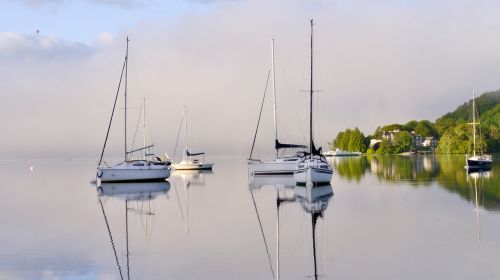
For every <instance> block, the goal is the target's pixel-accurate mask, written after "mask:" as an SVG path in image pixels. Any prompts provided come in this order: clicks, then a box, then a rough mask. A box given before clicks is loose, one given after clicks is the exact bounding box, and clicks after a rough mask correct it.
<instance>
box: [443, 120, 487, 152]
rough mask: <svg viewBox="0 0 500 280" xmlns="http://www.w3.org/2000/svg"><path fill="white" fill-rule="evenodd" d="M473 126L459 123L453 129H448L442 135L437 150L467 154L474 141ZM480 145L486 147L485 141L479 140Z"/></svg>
mask: <svg viewBox="0 0 500 280" xmlns="http://www.w3.org/2000/svg"><path fill="white" fill-rule="evenodd" d="M471 134H472V133H471V128H470V125H468V124H464V123H462V124H459V125H457V126H455V127H454V128H453V129H448V130H447V131H446V133H445V134H444V135H443V136H442V137H441V140H440V141H439V145H438V147H437V151H438V152H439V153H443V154H465V153H468V152H469V151H470V147H469V146H470V143H471V142H472V135H471ZM477 145H478V146H483V147H485V146H486V144H485V143H484V141H479V142H478V143H477Z"/></svg>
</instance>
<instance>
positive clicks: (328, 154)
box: [323, 149, 362, 157]
mask: <svg viewBox="0 0 500 280" xmlns="http://www.w3.org/2000/svg"><path fill="white" fill-rule="evenodd" d="M323 155H324V156H325V157H352V156H360V155H362V153H361V152H348V151H342V150H341V149H336V150H335V151H328V152H325V153H323Z"/></svg>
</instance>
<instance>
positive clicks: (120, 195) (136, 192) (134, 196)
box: [97, 181, 170, 280]
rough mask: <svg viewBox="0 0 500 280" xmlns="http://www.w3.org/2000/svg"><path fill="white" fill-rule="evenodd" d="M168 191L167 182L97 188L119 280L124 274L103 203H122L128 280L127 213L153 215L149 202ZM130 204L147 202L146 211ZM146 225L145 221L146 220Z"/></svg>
mask: <svg viewBox="0 0 500 280" xmlns="http://www.w3.org/2000/svg"><path fill="white" fill-rule="evenodd" d="M169 190H170V183H169V182H168V181H164V182H143V183H102V184H100V185H99V186H98V187H97V191H98V200H99V205H100V206H101V210H102V215H103V218H104V222H105V224H106V229H107V231H108V235H109V240H110V243H111V247H112V249H113V253H114V257H115V262H116V265H117V268H118V273H119V275H120V279H122V280H123V279H125V278H124V275H123V274H124V273H123V271H122V267H121V265H120V261H119V258H118V254H117V251H116V244H115V241H114V239H113V235H112V233H111V228H110V222H109V219H108V216H107V215H106V211H105V208H104V205H103V201H104V202H106V201H107V200H109V199H118V200H121V201H124V205H125V209H124V212H125V246H126V253H125V257H126V269H127V271H126V272H127V274H126V276H127V279H130V251H129V225H128V224H129V223H128V214H129V212H133V213H135V214H139V215H146V217H147V216H148V215H154V212H153V211H152V209H151V204H150V202H151V201H152V200H154V199H156V198H157V197H159V196H161V195H166V193H167V192H168V191H169ZM130 202H137V203H141V204H142V203H143V202H148V207H147V209H144V207H143V206H144V205H143V204H142V205H141V207H135V208H134V207H130V206H129V203H130ZM146 224H147V220H146Z"/></svg>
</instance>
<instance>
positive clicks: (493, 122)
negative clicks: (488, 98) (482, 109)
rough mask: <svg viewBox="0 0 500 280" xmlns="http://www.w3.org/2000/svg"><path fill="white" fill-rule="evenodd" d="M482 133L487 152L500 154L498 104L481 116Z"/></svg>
mask: <svg viewBox="0 0 500 280" xmlns="http://www.w3.org/2000/svg"><path fill="white" fill-rule="evenodd" d="M481 131H482V132H483V135H484V138H485V140H486V144H487V146H488V151H489V152H494V153H495V152H496V153H498V152H500V104H497V106H495V107H494V108H493V109H491V110H489V111H487V112H486V113H484V114H483V115H482V116H481Z"/></svg>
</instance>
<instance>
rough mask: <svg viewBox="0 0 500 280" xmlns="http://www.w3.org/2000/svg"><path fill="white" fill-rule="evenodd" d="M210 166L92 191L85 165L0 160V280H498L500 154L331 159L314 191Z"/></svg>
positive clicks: (231, 164)
mask: <svg viewBox="0 0 500 280" xmlns="http://www.w3.org/2000/svg"><path fill="white" fill-rule="evenodd" d="M214 160H215V163H216V164H215V166H214V170H213V172H212V173H203V174H198V173H174V174H173V175H172V177H171V178H169V179H168V182H165V183H154V184H142V185H126V186H124V185H119V186H113V185H108V186H103V189H102V191H101V192H99V191H97V189H96V186H95V185H91V184H89V181H90V180H91V179H92V176H93V175H94V169H95V161H93V160H88V161H87V160H65V161H63V160H52V161H49V160H31V161H29V160H27V161H2V162H0V166H1V167H0V174H1V176H2V178H3V185H2V188H1V192H2V194H1V196H0V207H1V209H2V211H1V212H0V222H1V225H2V230H0V242H1V251H0V279H122V278H123V279H273V278H274V279H275V278H276V277H277V275H278V273H279V277H280V279H310V278H312V279H314V278H315V276H317V277H318V279H496V278H497V277H498V275H500V266H498V263H500V212H498V210H499V209H500V166H499V162H500V158H499V157H498V156H496V157H495V158H494V161H495V165H494V166H493V168H492V170H491V171H490V172H487V173H482V174H472V175H468V174H467V173H466V172H465V170H464V169H463V165H464V158H463V156H436V157H434V156H426V157H356V158H341V159H339V158H335V159H333V160H332V164H333V166H334V171H335V172H334V176H333V179H332V184H331V186H325V187H322V188H321V189H315V190H307V189H305V188H300V187H296V186H294V185H293V182H292V183H291V184H290V180H289V179H287V178H271V179H269V178H267V179H266V178H260V179H252V178H249V177H248V174H247V166H246V162H245V159H244V158H237V157H235V158H230V157H225V158H214ZM30 167H33V170H31V169H30ZM278 215H279V216H278ZM313 223H314V227H313ZM313 229H314V234H315V239H314V241H313V238H312V237H313ZM127 241H128V242H127ZM313 242H314V244H315V245H316V246H313ZM278 244H279V246H278ZM127 246H128V254H127ZM278 247H279V258H278ZM314 247H315V248H316V252H315V254H314V251H313V249H314ZM115 252H116V254H115ZM314 255H316V265H315V263H314ZM278 259H279V265H278ZM315 267H316V272H315Z"/></svg>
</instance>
